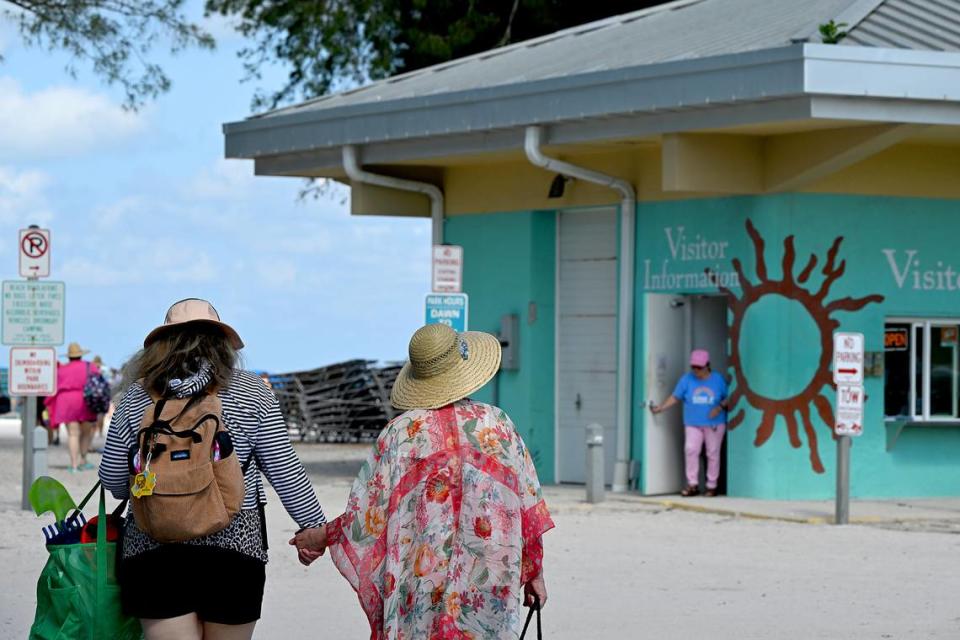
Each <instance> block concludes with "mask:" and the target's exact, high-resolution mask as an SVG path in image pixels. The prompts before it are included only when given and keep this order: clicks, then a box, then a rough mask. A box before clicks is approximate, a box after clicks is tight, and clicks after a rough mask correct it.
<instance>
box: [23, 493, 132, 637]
mask: <svg viewBox="0 0 960 640" xmlns="http://www.w3.org/2000/svg"><path fill="white" fill-rule="evenodd" d="M98 488H99V489H100V510H99V517H98V518H97V541H96V543H92V544H91V543H86V544H83V543H81V544H67V545H50V546H48V547H47V551H48V552H49V554H50V557H49V558H47V564H46V566H44V568H43V571H42V572H41V573H40V580H39V581H38V582H37V613H36V616H35V618H34V620H33V626H32V627H31V628H30V640H106V639H107V638H109V639H110V640H138V639H139V638H142V637H143V632H142V630H141V629H140V621H139V620H137V619H136V618H131V617H129V616H125V615H123V612H122V611H121V608H120V587H119V586H118V585H117V575H116V559H117V552H116V549H117V543H116V542H107V526H106V523H107V513H106V500H105V495H104V491H103V487H102V486H101V485H100V483H99V482H98V483H97V484H96V485H94V487H93V489H92V490H91V491H90V493H89V494H87V497H86V498H84V499H83V502H81V503H80V506H79V507H78V508H77V509H78V510H82V509H83V507H84V506H85V505H86V503H87V501H88V500H90V498H91V496H93V494H94V492H96V490H97V489H98Z"/></svg>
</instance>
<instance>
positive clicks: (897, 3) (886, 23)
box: [839, 0, 960, 51]
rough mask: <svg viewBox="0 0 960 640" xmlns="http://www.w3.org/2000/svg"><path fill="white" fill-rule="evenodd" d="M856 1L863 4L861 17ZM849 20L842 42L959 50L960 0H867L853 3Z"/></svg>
mask: <svg viewBox="0 0 960 640" xmlns="http://www.w3.org/2000/svg"><path fill="white" fill-rule="evenodd" d="M856 5H866V6H865V7H863V8H861V11H862V9H867V11H865V12H864V13H865V15H864V16H863V17H862V18H861V17H860V15H858V13H859V12H858V7H857V6H856ZM839 18H840V19H839V21H843V18H844V16H842V15H841V16H840V17H839ZM848 22H849V24H850V25H851V28H850V33H849V35H848V36H847V37H846V38H845V39H844V40H843V41H842V42H841V44H844V45H860V46H864V47H888V48H893V49H926V50H931V51H960V0H882V1H878V0H868V2H866V3H862V2H861V3H854V6H853V7H852V11H851V13H850V14H849V19H848Z"/></svg>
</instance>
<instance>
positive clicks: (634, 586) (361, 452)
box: [0, 421, 960, 640]
mask: <svg viewBox="0 0 960 640" xmlns="http://www.w3.org/2000/svg"><path fill="white" fill-rule="evenodd" d="M19 445H20V442H19V438H18V436H17V433H16V429H15V428H14V427H12V426H11V427H6V426H4V425H3V424H2V421H0V518H2V520H3V522H4V534H3V536H2V540H0V563H2V565H3V569H4V570H3V572H0V592H2V593H3V594H4V595H3V597H2V598H0V638H23V637H26V635H27V629H28V628H29V626H30V623H31V621H32V619H33V612H34V607H35V595H34V594H35V584H36V579H37V576H38V575H39V573H40V570H41V568H42V567H43V563H44V562H45V560H46V553H45V552H44V549H43V543H42V536H41V534H40V526H41V525H42V524H44V523H45V520H47V519H48V518H37V517H36V516H35V515H33V514H32V513H29V512H24V511H21V510H20V509H19V495H20V493H19V476H20V474H19V472H20V469H19V460H20V457H19ZM297 449H298V452H299V454H300V456H301V459H302V460H303V462H304V466H305V467H306V469H307V471H308V473H309V475H310V478H311V480H312V481H313V485H314V488H315V489H316V491H317V493H318V495H319V497H320V500H321V502H322V504H323V505H324V507H325V508H326V509H327V511H328V513H329V515H331V516H332V515H337V514H338V512H339V510H340V509H342V508H343V505H344V504H345V502H346V496H347V493H348V491H349V488H350V483H351V481H352V478H353V475H354V473H355V472H356V469H357V467H358V466H359V464H360V461H361V460H362V459H363V457H364V456H365V455H366V453H367V451H368V450H369V446H368V445H304V446H300V445H298V446H297ZM94 460H96V457H94ZM66 464H67V456H66V451H65V447H63V446H61V447H56V448H54V449H53V450H51V455H50V474H51V475H53V476H55V477H57V478H58V479H60V480H62V481H63V482H64V483H65V485H66V486H67V488H68V489H69V490H70V491H71V493H72V494H73V495H74V496H77V497H79V496H81V495H83V492H84V491H85V490H86V489H88V488H89V487H90V486H91V484H92V483H93V482H94V481H95V474H94V473H93V472H85V473H81V474H74V475H71V474H67V473H66V471H65V467H66ZM546 493H547V501H548V504H549V505H550V509H551V512H552V513H553V514H554V520H555V521H556V523H557V528H556V529H555V530H553V531H551V532H549V533H548V534H547V537H546V540H545V542H546V545H545V546H546V560H545V567H546V569H545V571H546V577H547V583H548V590H549V591H550V603H549V604H548V606H547V609H546V611H545V612H544V622H545V624H546V633H545V637H547V638H551V639H552V640H559V639H563V640H583V639H586V638H589V639H591V640H592V639H594V638H595V639H597V640H607V639H611V640H612V639H614V638H667V639H673V638H710V639H711V640H753V639H756V640H769V639H770V638H784V639H789V640H793V639H796V640H810V639H813V638H817V639H820V638H822V639H824V640H836V639H837V638H844V640H850V639H855V640H860V639H863V640H876V639H878V638H893V639H897V640H915V639H917V638H958V637H960V617H958V616H960V614H958V612H957V607H956V595H955V594H957V593H960V574H958V573H957V572H956V571H955V569H954V567H955V565H956V562H955V561H954V559H955V558H957V557H960V536H958V535H950V534H955V533H960V500H923V501H912V500H911V501H902V500H897V501H869V502H854V503H853V505H852V506H851V512H852V515H853V519H854V522H864V523H866V524H869V525H871V526H863V525H860V524H854V525H851V526H845V527H834V526H826V525H824V524H819V523H824V522H827V521H828V520H829V517H830V514H831V513H832V510H833V505H832V503H829V502H810V503H796V502H779V501H759V500H743V499H736V498H725V497H719V498H691V499H683V498H680V497H678V496H658V497H649V496H646V497H645V496H639V495H635V494H625V495H614V494H608V499H607V500H606V501H605V502H603V503H601V504H598V505H589V504H586V503H585V502H584V490H583V488H582V487H575V486H552V487H547V488H546ZM111 504H112V501H111ZM267 523H268V528H269V539H270V543H271V550H270V556H271V561H270V563H269V565H268V566H267V590H266V594H265V598H264V607H263V619H262V620H261V621H260V623H259V624H258V625H257V633H256V635H255V637H256V638H258V639H259V640H274V639H276V640H293V639H295V638H296V639H299V638H320V637H336V638H345V639H357V640H360V639H362V638H367V637H369V631H368V630H367V627H366V624H365V622H364V619H363V614H362V612H361V611H360V608H359V606H357V602H356V596H355V595H354V594H353V592H352V591H351V590H350V588H349V586H348V585H347V584H346V582H345V581H344V580H343V579H342V578H341V577H340V576H339V575H338V574H337V572H336V570H335V569H334V568H333V566H332V564H331V563H330V562H329V561H322V562H318V563H316V565H314V566H313V567H311V568H309V569H307V568H304V567H302V566H300V565H299V564H298V563H297V561H296V558H295V554H294V553H293V552H292V550H291V549H290V547H288V546H287V545H286V541H287V539H289V537H290V536H291V535H292V533H293V530H294V529H295V527H296V525H294V524H293V522H292V521H291V520H290V518H289V516H287V514H286V513H285V512H284V511H283V508H282V506H281V505H280V502H279V500H278V499H277V497H276V496H275V495H274V494H273V493H272V492H270V496H269V502H268V516H267ZM805 523H815V524H805Z"/></svg>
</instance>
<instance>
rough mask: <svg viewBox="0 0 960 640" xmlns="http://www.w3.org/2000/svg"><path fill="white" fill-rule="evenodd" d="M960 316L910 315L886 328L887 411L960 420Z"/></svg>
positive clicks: (911, 416) (918, 417)
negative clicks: (910, 316) (921, 317)
mask: <svg viewBox="0 0 960 640" xmlns="http://www.w3.org/2000/svg"><path fill="white" fill-rule="evenodd" d="M958 335H960V321H950V320H926V319H909V320H907V319H905V320H891V321H889V322H887V324H886V327H885V331H884V340H883V347H884V364H883V371H884V415H886V417H887V418H908V419H911V420H932V421H944V420H960V349H958Z"/></svg>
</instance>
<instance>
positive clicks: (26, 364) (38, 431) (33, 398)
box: [0, 225, 64, 510]
mask: <svg viewBox="0 0 960 640" xmlns="http://www.w3.org/2000/svg"><path fill="white" fill-rule="evenodd" d="M18 254H19V264H20V275H21V276H22V277H24V278H26V281H23V280H11V281H5V282H4V283H3V299H2V302H3V325H2V340H0V342H3V344H6V345H12V346H11V349H10V372H9V386H10V395H11V396H17V397H19V398H20V402H21V403H22V406H21V420H22V422H21V431H22V433H23V478H22V483H21V484H22V494H21V501H20V506H21V508H23V509H26V510H29V509H30V508H31V507H30V486H31V485H32V484H33V481H34V480H35V479H36V477H37V476H38V475H40V474H44V473H46V467H47V459H46V444H47V434H46V432H45V430H44V429H43V427H38V426H37V397H38V396H44V395H51V394H53V393H56V376H57V353H56V349H54V348H53V347H55V346H57V345H61V344H63V333H64V332H63V329H64V323H63V315H64V314H63V310H64V284H63V283H62V282H40V281H39V278H46V277H49V275H50V231H49V230H48V229H41V228H39V227H37V226H36V225H31V226H30V227H29V228H27V229H21V230H20V236H19V242H18Z"/></svg>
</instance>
